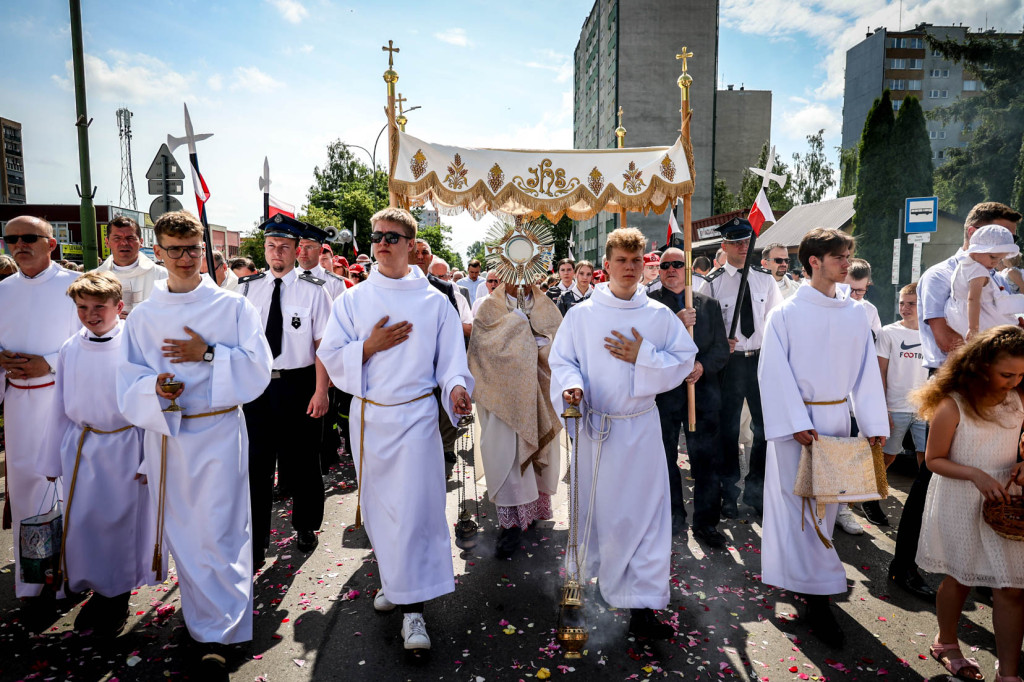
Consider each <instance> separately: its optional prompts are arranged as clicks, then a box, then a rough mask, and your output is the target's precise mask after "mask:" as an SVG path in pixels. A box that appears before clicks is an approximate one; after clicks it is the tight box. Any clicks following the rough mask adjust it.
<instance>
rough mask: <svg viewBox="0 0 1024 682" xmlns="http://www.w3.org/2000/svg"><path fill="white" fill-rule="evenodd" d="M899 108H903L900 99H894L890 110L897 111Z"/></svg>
mask: <svg viewBox="0 0 1024 682" xmlns="http://www.w3.org/2000/svg"><path fill="white" fill-rule="evenodd" d="M901 106H903V100H901V99H894V100H893V101H892V110H893V111H899V110H900V107H901Z"/></svg>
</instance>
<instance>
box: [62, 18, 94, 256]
mask: <svg viewBox="0 0 1024 682" xmlns="http://www.w3.org/2000/svg"><path fill="white" fill-rule="evenodd" d="M69 1H70V4H71V56H72V58H73V60H74V65H75V110H76V113H77V115H78V116H77V118H76V119H75V126H76V127H77V128H78V164H79V166H80V168H81V174H82V185H81V187H80V188H79V189H78V195H79V196H80V197H82V206H81V208H80V209H79V216H80V220H81V223H82V264H83V265H84V266H85V269H86V270H94V269H95V268H96V265H97V264H98V259H97V253H96V207H95V206H94V205H93V203H92V199H93V196H95V194H96V189H95V188H94V187H93V186H92V172H91V170H90V168H89V124H91V123H92V121H91V120H90V119H89V115H88V113H86V108H85V59H84V56H83V50H82V3H81V0H69Z"/></svg>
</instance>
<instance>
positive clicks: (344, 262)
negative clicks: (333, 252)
mask: <svg viewBox="0 0 1024 682" xmlns="http://www.w3.org/2000/svg"><path fill="white" fill-rule="evenodd" d="M334 265H335V267H337V266H339V265H344V266H345V267H346V268H347V267H348V259H346V258H345V257H344V256H335V257H334Z"/></svg>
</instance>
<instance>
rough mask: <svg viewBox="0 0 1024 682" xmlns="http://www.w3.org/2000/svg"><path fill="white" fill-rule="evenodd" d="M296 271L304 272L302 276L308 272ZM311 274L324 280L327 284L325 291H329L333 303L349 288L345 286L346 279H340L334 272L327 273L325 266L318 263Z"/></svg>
mask: <svg viewBox="0 0 1024 682" xmlns="http://www.w3.org/2000/svg"><path fill="white" fill-rule="evenodd" d="M295 269H296V270H302V272H300V273H299V274H300V275H301V274H302V273H303V272H306V270H304V269H302V268H295ZM309 273H310V274H311V275H313V276H314V277H316V278H317V279H322V280H323V281H324V282H326V284H324V289H326V290H327V295H328V296H330V297H331V300H332V301H333V300H334V299H336V298H338V297H339V296H341V295H342V294H343V293H345V290H346V289H348V287H347V286H345V278H344V277H339V276H338V275H336V274H334V273H333V272H327V269H326V268H324V266H322V265H320V264H319V263H317V264H316V267H315V268H313V269H311V270H310V271H309Z"/></svg>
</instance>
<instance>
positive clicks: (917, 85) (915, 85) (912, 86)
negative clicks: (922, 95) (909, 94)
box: [907, 81, 921, 90]
mask: <svg viewBox="0 0 1024 682" xmlns="http://www.w3.org/2000/svg"><path fill="white" fill-rule="evenodd" d="M920 89H921V81H907V90H920Z"/></svg>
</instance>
